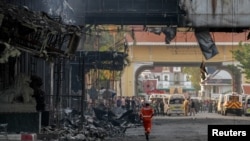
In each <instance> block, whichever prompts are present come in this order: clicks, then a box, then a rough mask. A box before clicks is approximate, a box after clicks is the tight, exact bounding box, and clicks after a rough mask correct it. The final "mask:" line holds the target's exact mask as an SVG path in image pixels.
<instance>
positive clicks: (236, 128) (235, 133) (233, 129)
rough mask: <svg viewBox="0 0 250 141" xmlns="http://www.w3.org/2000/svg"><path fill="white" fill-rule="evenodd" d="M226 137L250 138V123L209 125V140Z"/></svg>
mask: <svg viewBox="0 0 250 141" xmlns="http://www.w3.org/2000/svg"><path fill="white" fill-rule="evenodd" d="M224 138H227V139H229V138H235V139H236V138H237V139H250V125H208V141H214V140H215V139H224Z"/></svg>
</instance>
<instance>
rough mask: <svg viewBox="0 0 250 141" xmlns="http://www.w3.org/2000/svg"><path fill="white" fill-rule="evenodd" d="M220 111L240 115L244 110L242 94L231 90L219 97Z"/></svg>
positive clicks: (223, 113)
mask: <svg viewBox="0 0 250 141" xmlns="http://www.w3.org/2000/svg"><path fill="white" fill-rule="evenodd" d="M218 105H220V106H218V108H220V109H218V112H220V113H221V114H222V115H225V116H226V115H227V114H228V113H230V114H235V115H238V116H241V115H242V113H243V111H242V106H243V105H242V95H241V94H237V93H236V92H230V93H226V94H223V95H221V96H220V97H219V101H218Z"/></svg>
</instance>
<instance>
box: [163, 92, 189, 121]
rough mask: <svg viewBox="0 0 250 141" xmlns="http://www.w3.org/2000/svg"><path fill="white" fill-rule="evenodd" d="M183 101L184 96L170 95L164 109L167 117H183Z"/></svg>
mask: <svg viewBox="0 0 250 141" xmlns="http://www.w3.org/2000/svg"><path fill="white" fill-rule="evenodd" d="M184 100H185V96H184V94H171V95H170V96H169V98H168V102H167V107H165V109H166V110H165V114H166V115H168V116H171V115H172V114H176V115H184V107H183V102H184Z"/></svg>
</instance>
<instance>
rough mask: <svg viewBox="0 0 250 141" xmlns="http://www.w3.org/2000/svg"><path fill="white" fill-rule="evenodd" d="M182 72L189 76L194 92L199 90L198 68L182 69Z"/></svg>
mask: <svg viewBox="0 0 250 141" xmlns="http://www.w3.org/2000/svg"><path fill="white" fill-rule="evenodd" d="M183 72H184V73H186V74H189V75H191V78H190V81H191V82H192V85H193V87H194V89H195V90H196V91H198V90H200V79H201V78H200V68H199V67H184V68H183Z"/></svg>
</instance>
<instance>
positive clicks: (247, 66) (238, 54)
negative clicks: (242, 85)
mask: <svg viewBox="0 0 250 141" xmlns="http://www.w3.org/2000/svg"><path fill="white" fill-rule="evenodd" d="M232 55H233V57H234V59H235V60H237V61H239V62H240V64H239V65H237V66H238V67H239V68H241V72H242V73H244V74H245V78H246V79H248V80H249V79H250V44H248V43H244V44H243V43H242V42H240V43H239V49H237V50H233V51H232Z"/></svg>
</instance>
